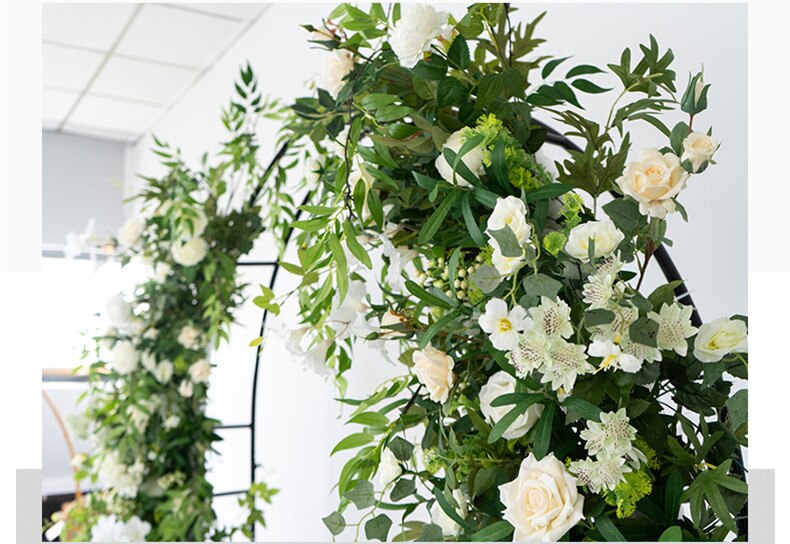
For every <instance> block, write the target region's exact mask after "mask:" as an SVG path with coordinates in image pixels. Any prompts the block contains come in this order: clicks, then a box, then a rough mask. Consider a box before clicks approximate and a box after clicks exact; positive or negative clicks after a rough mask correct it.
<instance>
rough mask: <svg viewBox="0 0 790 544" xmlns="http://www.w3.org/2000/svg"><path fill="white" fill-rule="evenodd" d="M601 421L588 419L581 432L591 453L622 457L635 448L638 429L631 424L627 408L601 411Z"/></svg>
mask: <svg viewBox="0 0 790 544" xmlns="http://www.w3.org/2000/svg"><path fill="white" fill-rule="evenodd" d="M600 418H601V421H600V423H599V422H597V421H592V420H588V421H587V428H586V429H584V430H583V431H581V433H579V436H580V437H581V439H582V440H584V441H586V444H585V447H586V448H587V451H588V452H589V453H590V455H609V456H614V457H621V456H623V455H625V454H628V453H630V452H631V451H632V450H633V441H634V439H635V438H636V429H635V428H634V427H632V426H631V425H630V419H628V416H627V415H626V410H625V408H620V409H619V410H618V411H616V412H601V416H600Z"/></svg>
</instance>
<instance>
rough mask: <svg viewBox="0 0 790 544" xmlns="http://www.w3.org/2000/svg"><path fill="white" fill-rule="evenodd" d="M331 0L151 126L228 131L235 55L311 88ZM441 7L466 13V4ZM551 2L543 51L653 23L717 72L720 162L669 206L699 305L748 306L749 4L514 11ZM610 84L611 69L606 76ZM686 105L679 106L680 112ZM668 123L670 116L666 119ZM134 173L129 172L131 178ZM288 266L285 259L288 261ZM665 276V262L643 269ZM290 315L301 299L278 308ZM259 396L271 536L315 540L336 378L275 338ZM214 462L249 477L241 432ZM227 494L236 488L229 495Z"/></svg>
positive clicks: (247, 50)
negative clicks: (312, 39) (308, 368)
mask: <svg viewBox="0 0 790 544" xmlns="http://www.w3.org/2000/svg"><path fill="white" fill-rule="evenodd" d="M329 9H331V8H330V5H328V4H276V5H272V6H270V8H269V10H268V11H267V12H266V13H265V14H264V15H263V16H262V17H261V18H260V19H259V20H258V21H257V23H256V24H255V25H253V26H252V27H251V29H250V30H249V31H248V33H247V34H245V35H244V36H243V37H242V38H241V39H240V40H239V41H238V42H237V43H236V44H235V45H234V46H233V47H232V48H231V49H230V50H229V51H228V53H227V54H226V55H225V56H224V57H223V58H222V59H221V60H220V61H219V62H218V63H217V64H216V65H215V66H214V67H213V68H212V69H211V70H210V71H209V72H208V73H207V74H206V75H205V76H204V78H203V79H202V80H201V81H200V82H199V83H198V84H197V85H196V86H195V87H194V88H193V89H192V90H191V92H190V93H188V94H187V95H186V96H185V97H184V98H183V100H181V101H180V102H179V103H178V104H176V105H175V106H174V107H173V108H172V109H171V110H170V111H169V112H168V113H167V114H166V115H165V116H164V117H163V118H162V119H160V120H159V122H157V124H156V126H155V127H153V132H154V133H156V134H157V136H159V137H161V138H163V139H165V140H166V141H169V142H172V143H174V144H177V145H178V146H180V147H181V148H182V150H183V152H184V155H185V156H186V157H187V158H188V159H190V160H197V158H198V157H199V156H200V155H201V154H202V153H203V152H204V151H205V150H209V149H216V144H217V142H219V141H221V140H222V139H223V137H224V133H223V128H222V126H221V124H220V122H219V118H218V112H219V110H220V108H221V107H222V106H223V105H224V104H225V103H226V101H227V99H228V98H229V96H230V94H231V93H230V91H231V89H232V84H231V82H232V81H233V80H234V78H235V77H236V76H237V73H238V67H239V66H240V65H241V64H242V63H244V62H245V61H246V60H249V61H250V62H251V64H252V65H253V67H254V68H255V70H256V72H257V74H258V78H259V80H260V84H261V86H262V87H263V89H265V93H268V94H270V95H271V96H272V97H278V98H282V99H283V100H285V101H288V100H290V99H292V98H293V97H295V96H300V95H302V94H304V90H305V86H306V84H307V82H308V81H309V80H310V79H311V78H312V77H314V76H315V74H317V73H318V72H319V71H320V69H321V64H322V59H323V53H322V52H321V51H318V50H312V49H310V48H309V44H308V43H306V37H307V36H306V32H304V31H303V30H302V29H301V28H300V27H299V26H298V25H299V24H302V23H316V22H318V21H320V18H321V16H323V15H325V14H326V13H328V11H329ZM445 9H447V10H450V11H452V12H453V13H461V12H462V11H463V9H464V8H463V6H461V5H458V4H447V5H446V6H445ZM544 9H547V10H548V12H549V13H548V15H547V16H546V18H545V19H544V20H543V22H542V23H541V24H540V25H539V27H538V29H539V30H538V35H539V36H540V37H543V38H546V39H547V42H548V43H547V44H545V45H544V46H542V48H541V50H540V52H541V53H542V54H552V55H555V56H557V57H560V56H567V55H569V54H574V55H575V56H574V58H573V59H572V60H571V61H569V64H570V63H571V62H576V63H590V64H597V65H603V64H605V63H607V62H615V61H616V60H617V59H618V58H619V54H620V52H621V50H622V49H623V48H624V47H626V46H630V47H631V48H632V50H634V49H636V48H637V46H638V44H639V43H642V42H645V41H646V40H647V38H648V33H649V32H652V33H653V34H654V35H655V36H656V38H657V39H658V41H659V44H660V45H661V46H662V47H671V48H672V50H673V51H674V52H675V56H676V58H677V60H676V62H675V70H676V71H677V73H678V80H679V86H680V87H682V86H683V85H684V84H685V82H686V77H687V74H688V72H689V71H696V70H698V69H699V68H700V65H701V63H703V62H704V68H705V79H706V81H707V82H710V83H712V87H711V90H710V94H709V104H710V107H709V110H708V111H707V112H706V113H705V114H703V115H702V116H700V117H699V118H697V119H696V122H695V127H696V128H698V129H707V126H708V124H713V125H714V130H715V132H714V136H715V137H716V138H717V139H719V140H720V141H722V142H723V144H722V147H721V149H720V151H719V153H718V154H717V157H716V158H717V161H718V163H719V164H718V165H717V166H715V167H712V168H710V169H709V170H708V172H706V173H705V174H704V175H702V176H698V177H695V178H694V179H693V181H692V183H691V185H690V186H689V187H688V189H686V190H685V191H684V193H683V195H682V202H683V205H684V206H685V207H686V209H687V210H688V213H689V217H690V223H688V224H686V223H684V222H683V221H682V219H681V218H680V217H679V216H678V215H677V214H675V215H674V216H672V218H671V219H670V225H669V227H670V228H669V235H670V237H671V238H672V239H673V240H674V241H675V245H674V247H673V248H671V251H670V253H671V255H672V256H673V258H674V260H675V262H676V264H677V266H678V268H679V269H680V271H681V273H682V274H683V276H684V278H686V279H687V281H688V285H689V287H690V289H691V291H692V293H693V295H694V298H695V301H696V303H697V305H698V306H699V309H700V313H701V315H702V317H703V319H706V320H710V319H713V318H716V317H719V316H722V315H730V314H734V313H744V314H745V313H746V311H747V290H746V289H747V287H746V286H747V275H746V274H747V262H746V256H747V247H746V240H747V230H746V228H747V217H746V209H747V202H746V195H747V185H746V182H747V175H746V173H747V164H746V88H747V84H746V6H745V5H734V4H733V5H724V4H711V5H703V4H697V5H684V4H663V5H661V4H655V5H653V4H644V5H625V4H585V5H580V4H554V5H539V4H537V5H535V4H533V5H530V6H523V7H522V10H521V11H520V14H519V17H522V18H526V17H529V18H532V17H534V16H535V15H537V14H538V13H539V12H540V11H542V10H544ZM611 83H612V85H609V86H613V85H614V83H615V81H614V80H612V81H611ZM583 98H584V102H583V103H584V104H585V105H587V110H588V114H590V115H593V116H595V117H597V118H599V119H601V120H604V119H605V117H606V115H607V113H608V108H609V105H610V102H609V101H610V100H611V98H612V97H611V96H609V95H607V96H606V97H601V96H592V97H591V96H589V95H585V96H584V97H583ZM677 120H680V119H671V124H674V122H676V121H677ZM668 124H670V123H669V122H668ZM260 128H261V130H260V134H261V138H262V141H263V146H262V147H263V151H262V153H263V156H262V160H266V158H267V157H269V156H271V153H272V145H273V144H269V143H267V142H274V134H275V130H276V126H274V125H273V124H269V123H264V124H262V125H261V127H260ZM632 136H633V140H634V141H635V147H636V148H637V149H638V148H640V147H648V146H659V145H661V144H662V136H661V135H660V134H659V133H657V131H655V130H654V129H653V128H652V127H650V126H649V125H644V126H637V127H634V129H633V130H632ZM149 147H150V140H149V139H148V138H143V139H142V140H141V141H140V142H139V143H138V144H137V145H136V146H135V147H134V148H133V149H132V150H131V152H130V153H129V155H128V162H129V164H128V168H127V170H128V172H129V173H131V172H139V173H142V174H146V175H149V174H155V173H156V172H157V171H158V166H157V161H156V158H155V157H154V156H152V154H150V153H149V152H148V148H149ZM134 187H135V182H134V181H133V179H132V177H131V175H129V176H128V178H127V190H128V191H133V190H134ZM255 253H256V254H255V255H254V256H253V257H262V258H267V257H271V256H272V254H271V246H270V245H269V244H266V243H261V244H259V245H258V247H257V248H256V252H255ZM247 272H248V273H249V274H250V275H249V276H248V277H249V280H250V281H251V282H253V283H260V282H264V281H267V280H268V276H267V274H266V273H264V271H262V270H257V271H256V270H252V269H249V270H247ZM283 272H284V271H283ZM659 279H660V272H659V270H658V267H657V266H652V269H651V274H649V275H648V288H649V287H650V285H649V284H650V283H653V284H655V283H656V282H657V281H658V280H659ZM292 285H293V278H289V277H288V275H287V274H284V276H283V278H282V282H281V283H280V284H279V285H278V287H279V289H280V290H286V289H288V288H290V287H291V286H292ZM258 315H259V314H258V312H257V310H256V309H255V308H254V307H253V308H247V309H245V310H244V314H243V316H242V322H243V323H245V324H247V325H248V326H247V328H246V329H239V330H237V331H236V332H235V334H234V338H233V345H232V346H230V347H229V348H226V349H223V350H221V351H220V352H219V353H218V354H217V357H216V360H217V362H219V363H220V364H221V365H222V367H221V369H220V370H219V371H218V372H217V375H216V376H215V382H214V384H213V390H212V395H213V399H214V403H213V405H212V413H213V414H214V415H216V416H217V417H220V418H221V419H223V420H224V421H226V422H228V423H242V422H246V420H248V419H249V391H250V389H251V385H250V383H249V376H250V372H251V365H252V358H253V353H252V349H251V348H248V347H246V346H247V343H248V341H249V340H250V339H251V338H253V337H255V336H256V335H257V332H256V330H255V321H256V320H257V319H258ZM284 315H285V319H286V320H290V322H293V321H294V317H293V315H294V311H293V308H288V307H286V308H285V310H284ZM263 359H264V361H263V366H262V376H261V390H260V397H259V405H258V414H257V415H258V421H259V424H260V429H259V432H258V436H257V440H258V442H257V445H258V451H259V452H260V453H259V460H260V461H261V462H262V464H263V466H264V470H263V474H264V477H265V479H266V480H267V481H268V482H269V483H270V484H271V485H274V486H276V487H279V488H281V489H282V492H281V493H280V495H278V496H277V497H276V499H275V504H274V505H272V506H270V507H268V508H267V520H268V524H269V529H268V530H267V531H266V532H264V533H263V534H261V535H259V536H258V538H259V539H265V540H320V539H325V538H326V537H327V534H328V533H327V532H326V530H325V529H324V527H323V525H322V523H321V521H320V518H321V517H323V516H326V515H327V514H328V513H330V512H331V511H332V510H333V509H334V507H335V506H336V500H337V499H336V496H335V494H334V493H333V491H332V486H333V484H334V482H335V481H336V477H337V475H338V473H339V470H340V467H341V466H342V463H343V461H344V460H345V459H346V458H347V457H348V456H347V455H342V454H338V455H337V457H336V458H333V459H329V458H328V454H329V451H330V450H331V448H332V446H333V445H334V444H335V443H336V442H337V441H338V440H339V439H340V438H341V437H342V436H343V434H344V433H347V432H348V431H347V430H346V429H343V425H342V419H340V418H339V416H340V409H339V405H338V403H336V402H335V401H334V400H333V397H334V396H335V391H334V390H333V387H332V386H331V385H330V384H328V383H325V382H324V380H323V379H322V378H319V377H317V376H315V375H312V374H309V373H305V372H303V371H302V370H301V368H299V367H298V365H297V364H296V363H295V362H293V361H291V360H290V359H289V356H288V353H287V352H286V351H285V349H284V347H283V344H282V342H281V341H280V340H279V339H277V338H276V337H273V336H270V337H269V338H268V339H267V345H266V349H265V351H264V356H263ZM396 371H397V369H396V368H394V367H393V366H392V365H389V364H388V363H386V362H385V361H383V360H382V359H381V358H380V356H378V355H377V354H375V353H371V352H365V351H359V352H358V354H357V357H356V360H355V366H354V369H353V370H352V371H351V372H350V373H349V376H348V377H349V380H350V388H349V395H350V396H352V397H353V396H354V395H357V394H363V393H365V392H369V391H370V390H371V389H372V387H373V386H374V385H376V384H378V383H379V382H381V381H382V380H383V379H384V378H386V377H388V376H389V375H391V374H393V373H395V372H396ZM226 436H227V441H226V443H225V445H224V446H223V447H221V450H222V451H223V452H224V456H223V458H222V459H221V462H218V464H217V472H216V478H215V481H216V482H217V487H218V489H219V490H222V489H228V488H231V487H235V486H237V485H240V484H243V483H244V478H246V475H247V472H246V470H247V469H246V455H247V451H248V447H249V442H248V441H247V440H246V438H244V439H242V438H239V437H240V436H241V434H239V435H237V436H236V437H233V436H232V433H226ZM223 502H227V503H228V504H230V503H231V502H232V501H230V500H227V501H223Z"/></svg>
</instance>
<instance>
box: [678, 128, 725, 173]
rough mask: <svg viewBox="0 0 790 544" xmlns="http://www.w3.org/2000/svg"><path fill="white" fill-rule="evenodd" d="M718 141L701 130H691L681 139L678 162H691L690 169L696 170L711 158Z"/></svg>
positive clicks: (717, 146)
mask: <svg viewBox="0 0 790 544" xmlns="http://www.w3.org/2000/svg"><path fill="white" fill-rule="evenodd" d="M718 148H719V143H718V142H717V141H716V140H714V139H713V138H712V137H710V136H708V135H707V134H703V133H702V132H692V133H691V134H689V135H688V136H686V138H685V139H684V140H683V155H681V156H680V162H685V161H687V160H688V161H689V162H691V171H692V172H697V171H699V169H700V167H702V165H703V164H704V163H706V162H708V161H709V160H711V159H712V158H713V154H714V153H715V152H716V150H717V149H718Z"/></svg>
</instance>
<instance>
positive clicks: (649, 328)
mask: <svg viewBox="0 0 790 544" xmlns="http://www.w3.org/2000/svg"><path fill="white" fill-rule="evenodd" d="M628 335H629V336H630V337H631V340H632V341H634V342H636V343H637V344H642V345H645V346H649V347H651V348H654V347H656V346H657V344H656V336H657V335H658V323H657V322H655V321H653V320H652V319H650V318H649V317H640V318H639V319H637V320H636V321H634V322H633V323H631V326H630V327H629V328H628Z"/></svg>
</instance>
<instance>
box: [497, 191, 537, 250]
mask: <svg viewBox="0 0 790 544" xmlns="http://www.w3.org/2000/svg"><path fill="white" fill-rule="evenodd" d="M505 227H510V230H512V231H513V234H515V235H516V240H518V243H519V244H522V245H523V244H526V243H527V242H528V241H529V238H530V236H532V227H531V226H530V225H529V223H527V206H526V204H524V201H523V200H521V199H520V198H516V197H515V196H509V197H507V198H497V199H496V206H494V211H493V212H492V213H491V217H489V218H488V225H487V228H486V232H488V233H489V235H490V234H491V231H494V230H502V229H503V228H505Z"/></svg>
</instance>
